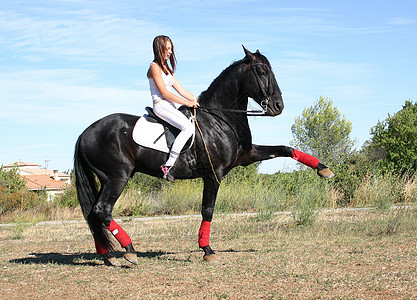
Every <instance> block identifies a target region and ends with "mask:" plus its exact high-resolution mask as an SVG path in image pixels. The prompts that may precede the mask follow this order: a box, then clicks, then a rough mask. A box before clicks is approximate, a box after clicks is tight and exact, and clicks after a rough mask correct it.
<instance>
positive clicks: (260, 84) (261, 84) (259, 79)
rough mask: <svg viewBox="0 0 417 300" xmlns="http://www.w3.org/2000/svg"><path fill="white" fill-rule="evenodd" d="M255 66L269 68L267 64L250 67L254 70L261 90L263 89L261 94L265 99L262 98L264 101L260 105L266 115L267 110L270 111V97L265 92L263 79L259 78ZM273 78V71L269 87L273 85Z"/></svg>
mask: <svg viewBox="0 0 417 300" xmlns="http://www.w3.org/2000/svg"><path fill="white" fill-rule="evenodd" d="M255 66H265V67H267V68H269V67H268V66H267V65H266V64H264V63H255V64H251V65H250V67H251V69H252V72H253V75H255V79H256V82H257V83H258V85H259V88H260V89H261V92H262V97H263V98H262V100H261V103H260V105H261V107H262V110H263V113H264V114H266V111H267V109H268V102H269V96H268V94H267V93H266V90H265V87H264V84H263V83H262V81H261V78H260V77H259V74H258V72H257V71H256V68H255ZM271 76H272V71H271V72H269V75H268V83H269V84H268V85H269V86H270V85H271Z"/></svg>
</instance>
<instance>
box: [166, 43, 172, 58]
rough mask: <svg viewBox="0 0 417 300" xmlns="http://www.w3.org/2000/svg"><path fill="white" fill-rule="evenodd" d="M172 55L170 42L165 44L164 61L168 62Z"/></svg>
mask: <svg viewBox="0 0 417 300" xmlns="http://www.w3.org/2000/svg"><path fill="white" fill-rule="evenodd" d="M171 54H172V44H171V42H170V41H168V42H167V44H166V46H165V51H164V59H165V60H168V59H169V58H170V56H171Z"/></svg>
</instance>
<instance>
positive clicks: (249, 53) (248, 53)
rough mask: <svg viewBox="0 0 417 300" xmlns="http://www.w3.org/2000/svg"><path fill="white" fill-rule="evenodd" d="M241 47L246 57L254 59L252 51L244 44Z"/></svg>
mask: <svg viewBox="0 0 417 300" xmlns="http://www.w3.org/2000/svg"><path fill="white" fill-rule="evenodd" d="M242 47H243V51H245V55H246V57H248V58H249V59H250V60H255V57H254V56H253V53H252V52H250V51H249V50H248V49H246V48H245V46H243V45H242Z"/></svg>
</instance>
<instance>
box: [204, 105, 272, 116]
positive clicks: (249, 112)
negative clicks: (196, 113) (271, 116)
mask: <svg viewBox="0 0 417 300" xmlns="http://www.w3.org/2000/svg"><path fill="white" fill-rule="evenodd" d="M198 108H199V109H202V110H207V111H210V110H216V111H224V112H230V113H244V114H246V115H247V116H265V113H266V111H265V110H264V109H262V110H260V109H252V110H244V109H229V108H217V107H206V106H201V105H200V106H199V107H198Z"/></svg>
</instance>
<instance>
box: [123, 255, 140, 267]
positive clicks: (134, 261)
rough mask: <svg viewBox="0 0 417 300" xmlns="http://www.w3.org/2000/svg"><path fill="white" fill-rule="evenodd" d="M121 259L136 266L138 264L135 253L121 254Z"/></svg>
mask: <svg viewBox="0 0 417 300" xmlns="http://www.w3.org/2000/svg"><path fill="white" fill-rule="evenodd" d="M123 257H124V258H125V259H126V260H127V261H128V262H130V263H132V264H134V265H137V264H138V257H137V255H136V253H132V252H126V253H124V254H123Z"/></svg>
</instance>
